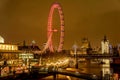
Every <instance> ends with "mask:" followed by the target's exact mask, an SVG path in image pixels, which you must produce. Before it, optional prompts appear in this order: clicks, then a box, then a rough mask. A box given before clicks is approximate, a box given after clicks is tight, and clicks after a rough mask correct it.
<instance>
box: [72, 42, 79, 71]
mask: <svg viewBox="0 0 120 80" xmlns="http://www.w3.org/2000/svg"><path fill="white" fill-rule="evenodd" d="M77 48H78V46H77V45H76V44H74V45H73V49H74V54H75V62H76V63H75V68H76V69H78V58H77Z"/></svg>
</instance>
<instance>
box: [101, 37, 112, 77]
mask: <svg viewBox="0 0 120 80" xmlns="http://www.w3.org/2000/svg"><path fill="white" fill-rule="evenodd" d="M101 49H102V54H104V53H105V54H109V40H107V38H106V36H104V39H103V40H102V41H101ZM102 62H105V64H103V65H102V67H103V68H102V74H103V77H105V74H110V73H111V71H110V60H109V59H102Z"/></svg>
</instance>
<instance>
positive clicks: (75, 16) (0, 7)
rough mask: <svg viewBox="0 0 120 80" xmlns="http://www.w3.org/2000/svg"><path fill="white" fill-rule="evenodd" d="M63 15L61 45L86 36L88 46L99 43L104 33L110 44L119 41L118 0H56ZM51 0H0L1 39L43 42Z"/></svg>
mask: <svg viewBox="0 0 120 80" xmlns="http://www.w3.org/2000/svg"><path fill="white" fill-rule="evenodd" d="M57 1H58V2H59V3H60V4H61V5H62V8H63V13H64V17H65V44H64V49H70V48H72V45H73V44H74V42H75V41H76V42H77V43H78V44H81V40H82V38H84V37H86V38H88V40H89V41H90V42H91V44H92V46H100V41H101V40H102V39H103V38H104V35H106V36H107V37H108V40H109V41H110V44H118V43H120V39H119V34H120V32H119V26H120V23H119V21H120V1H118V0H114V1H113V0H103V1H94V0H91V1H89V0H88V1H82V0H79V1H78V0H74V1H72V0H69V1H65V0H57ZM53 2H55V0H45V1H39V0H36V1H32V0H17V1H16V0H13V1H11V0H1V1H0V26H1V27H0V28H1V29H0V35H1V36H2V37H4V39H5V42H8V43H9V42H11V43H22V42H23V41H24V40H26V42H28V43H29V44H30V42H32V40H35V41H36V42H37V44H39V45H42V44H43V43H45V42H47V21H48V14H49V11H50V6H51V4H52V3H53Z"/></svg>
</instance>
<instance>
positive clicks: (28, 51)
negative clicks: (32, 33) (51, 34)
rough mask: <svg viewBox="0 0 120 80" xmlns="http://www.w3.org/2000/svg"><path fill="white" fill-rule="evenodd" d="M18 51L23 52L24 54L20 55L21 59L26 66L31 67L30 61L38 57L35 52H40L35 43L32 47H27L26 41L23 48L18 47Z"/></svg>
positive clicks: (33, 42)
mask: <svg viewBox="0 0 120 80" xmlns="http://www.w3.org/2000/svg"><path fill="white" fill-rule="evenodd" d="M18 49H19V50H20V51H22V53H20V54H19V59H22V60H23V61H24V64H25V65H29V62H30V60H32V59H34V58H35V57H36V54H35V53H34V52H35V51H40V48H39V47H38V46H37V45H36V44H35V41H32V44H31V45H26V43H25V41H24V42H23V45H22V46H18ZM37 56H38V55H37Z"/></svg>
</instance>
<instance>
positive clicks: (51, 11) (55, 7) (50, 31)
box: [47, 2, 64, 52]
mask: <svg viewBox="0 0 120 80" xmlns="http://www.w3.org/2000/svg"><path fill="white" fill-rule="evenodd" d="M54 9H57V10H58V12H59V16H60V40H59V45H58V48H57V51H58V52H61V51H62V49H63V43H64V16H63V11H62V7H61V5H60V4H59V3H57V2H56V3H53V4H52V6H51V8H50V13H49V17H48V26H47V38H48V39H49V38H50V35H52V34H53V32H54V31H57V30H52V29H53V28H52V21H53V20H52V18H53V12H54ZM53 43H54V42H53V41H52V37H51V38H50V40H49V45H48V48H49V50H50V51H51V52H54V49H53Z"/></svg>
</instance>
